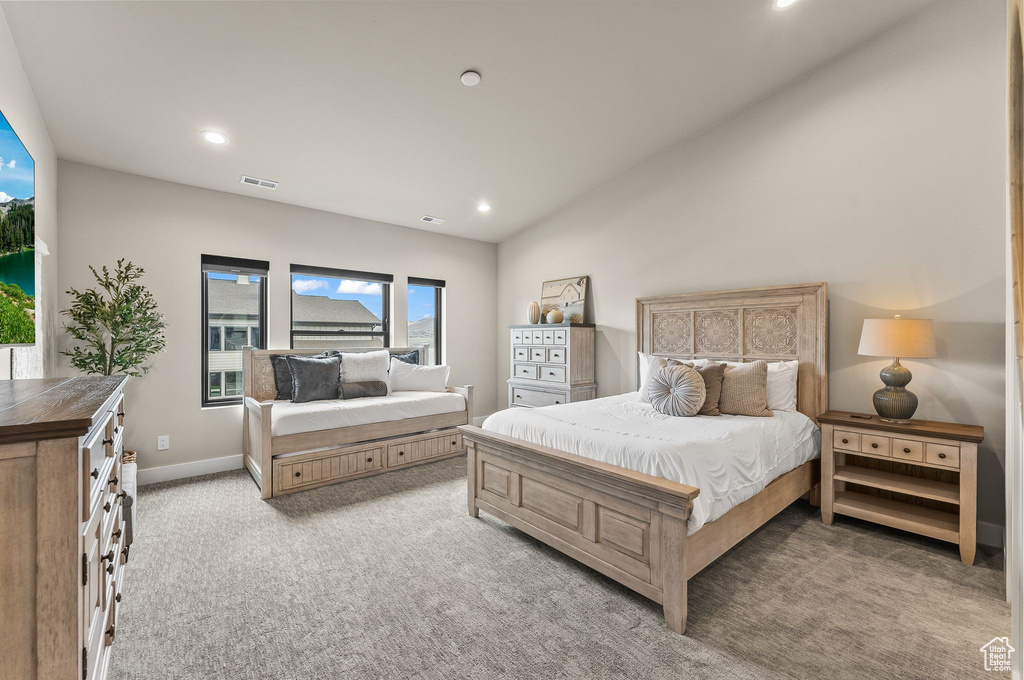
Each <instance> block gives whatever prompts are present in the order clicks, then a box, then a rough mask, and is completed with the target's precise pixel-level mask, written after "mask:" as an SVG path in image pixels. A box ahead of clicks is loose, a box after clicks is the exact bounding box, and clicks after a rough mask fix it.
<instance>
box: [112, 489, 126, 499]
mask: <svg viewBox="0 0 1024 680" xmlns="http://www.w3.org/2000/svg"><path fill="white" fill-rule="evenodd" d="M118 498H120V499H121V500H124V499H125V498H128V492H127V491H122V492H121V493H119V494H117V495H116V496H114V500H117V499H118Z"/></svg>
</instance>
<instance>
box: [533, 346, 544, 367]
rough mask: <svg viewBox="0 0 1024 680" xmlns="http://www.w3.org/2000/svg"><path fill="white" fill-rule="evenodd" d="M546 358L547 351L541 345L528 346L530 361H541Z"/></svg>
mask: <svg viewBox="0 0 1024 680" xmlns="http://www.w3.org/2000/svg"><path fill="white" fill-rule="evenodd" d="M547 360H548V351H547V350H546V349H544V348H543V347H531V348H530V361H539V362H541V363H543V362H545V361H547Z"/></svg>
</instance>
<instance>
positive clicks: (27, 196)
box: [0, 113, 36, 345]
mask: <svg viewBox="0 0 1024 680" xmlns="http://www.w3.org/2000/svg"><path fill="white" fill-rule="evenodd" d="M35 203H36V197H35V163H33V161H32V156H30V155H29V153H28V149H26V148H25V145H24V144H22V143H21V140H20V139H19V138H18V135H17V134H15V132H14V130H13V129H11V125H10V123H8V122H7V119H6V118H5V117H4V115H3V113H0V345H31V344H34V343H35V341H36V252H35V250H36V220H35Z"/></svg>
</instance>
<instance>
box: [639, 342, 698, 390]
mask: <svg viewBox="0 0 1024 680" xmlns="http://www.w3.org/2000/svg"><path fill="white" fill-rule="evenodd" d="M637 356H638V357H639V359H640V398H641V399H643V400H644V401H646V402H650V399H648V398H647V386H648V385H649V384H650V382H651V374H653V373H657V372H658V371H660V370H661V369H663V368H665V367H666V366H668V359H666V358H665V357H657V356H654V355H653V354H644V353H643V352H637ZM676 361H680V362H683V361H685V362H686V363H689V364H693V366H694V368H704V367H705V366H707V365H708V364H709V363H711V362H710V361H708V360H707V359H676Z"/></svg>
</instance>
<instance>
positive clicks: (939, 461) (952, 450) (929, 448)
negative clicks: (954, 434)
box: [924, 442, 960, 468]
mask: <svg viewBox="0 0 1024 680" xmlns="http://www.w3.org/2000/svg"><path fill="white" fill-rule="evenodd" d="M924 460H925V462H926V463H931V464H932V465H942V466H943V467H951V468H958V467H960V447H959V446H950V445H949V444H933V443H931V442H928V443H927V444H925V449H924Z"/></svg>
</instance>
